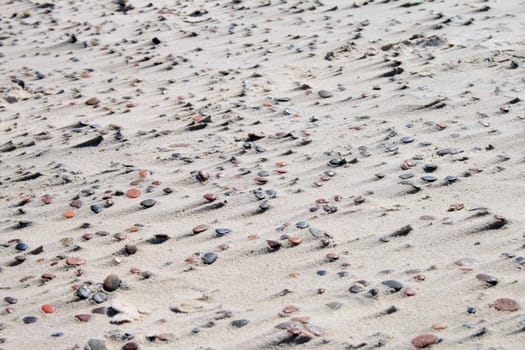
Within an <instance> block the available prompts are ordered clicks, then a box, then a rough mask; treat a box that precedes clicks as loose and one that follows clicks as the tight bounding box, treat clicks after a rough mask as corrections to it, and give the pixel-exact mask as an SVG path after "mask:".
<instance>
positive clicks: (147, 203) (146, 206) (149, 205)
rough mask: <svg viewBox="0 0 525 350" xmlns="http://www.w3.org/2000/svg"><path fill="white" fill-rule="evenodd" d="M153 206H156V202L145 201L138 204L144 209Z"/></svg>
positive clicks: (151, 200)
mask: <svg viewBox="0 0 525 350" xmlns="http://www.w3.org/2000/svg"><path fill="white" fill-rule="evenodd" d="M155 204H157V201H156V200H154V199H145V200H143V201H142V202H140V205H141V206H142V207H143V208H145V209H148V208H151V207H153V206H154V205H155Z"/></svg>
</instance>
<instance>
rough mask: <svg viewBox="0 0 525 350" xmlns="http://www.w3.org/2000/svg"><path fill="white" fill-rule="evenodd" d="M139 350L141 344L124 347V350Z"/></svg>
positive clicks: (133, 343)
mask: <svg viewBox="0 0 525 350" xmlns="http://www.w3.org/2000/svg"><path fill="white" fill-rule="evenodd" d="M138 348H139V344H137V343H135V342H129V343H126V344H124V346H122V350H138Z"/></svg>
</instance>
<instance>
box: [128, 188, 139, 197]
mask: <svg viewBox="0 0 525 350" xmlns="http://www.w3.org/2000/svg"><path fill="white" fill-rule="evenodd" d="M126 196H128V198H137V197H139V196H140V190H139V189H138V188H130V189H129V190H127V191H126Z"/></svg>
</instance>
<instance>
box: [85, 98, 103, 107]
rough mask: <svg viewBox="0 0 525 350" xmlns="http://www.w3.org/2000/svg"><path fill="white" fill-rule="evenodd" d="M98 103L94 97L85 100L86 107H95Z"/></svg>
mask: <svg viewBox="0 0 525 350" xmlns="http://www.w3.org/2000/svg"><path fill="white" fill-rule="evenodd" d="M99 103H100V100H99V99H98V98H96V97H91V98H90V99H88V100H86V105H88V106H96V105H98V104H99Z"/></svg>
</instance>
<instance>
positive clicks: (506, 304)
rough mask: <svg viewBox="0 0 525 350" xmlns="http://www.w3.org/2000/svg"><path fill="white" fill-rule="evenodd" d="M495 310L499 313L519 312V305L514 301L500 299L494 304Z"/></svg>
mask: <svg viewBox="0 0 525 350" xmlns="http://www.w3.org/2000/svg"><path fill="white" fill-rule="evenodd" d="M494 308H495V309H496V310H498V311H517V310H518V309H519V305H518V303H517V302H516V301H515V300H513V299H509V298H500V299H498V300H496V301H495V302H494Z"/></svg>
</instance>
